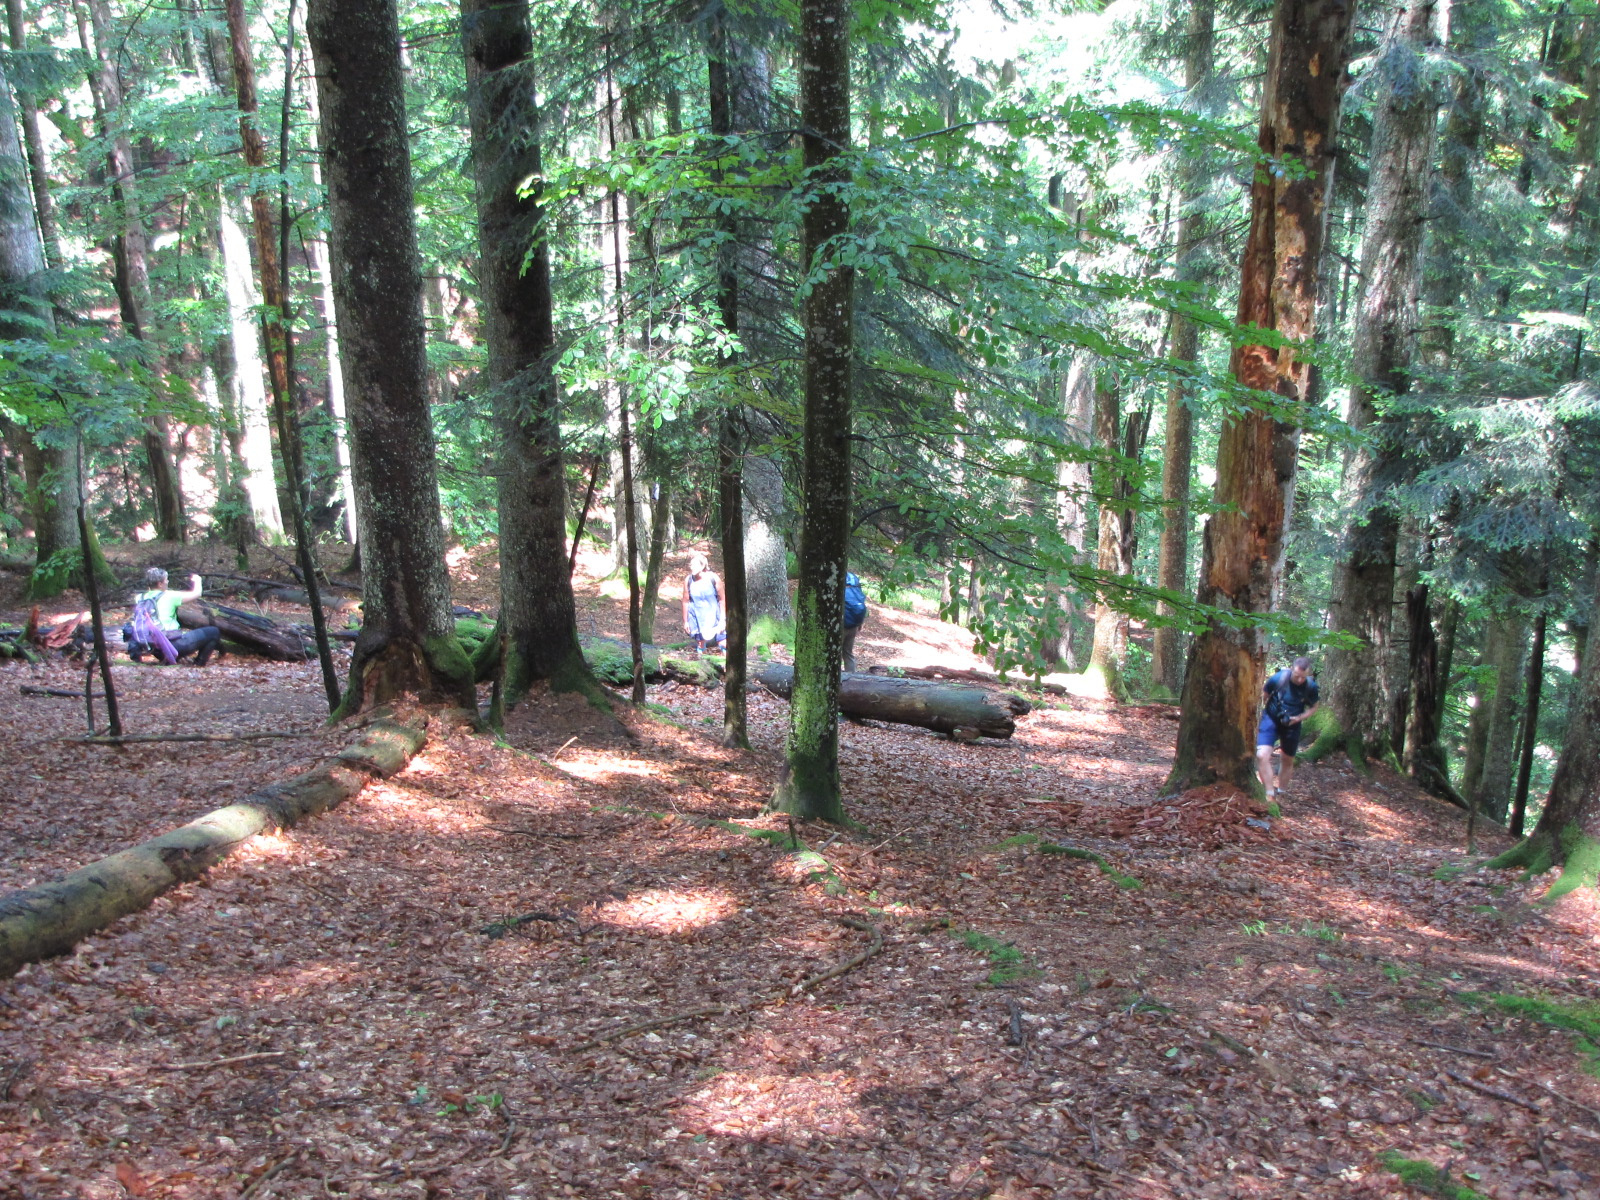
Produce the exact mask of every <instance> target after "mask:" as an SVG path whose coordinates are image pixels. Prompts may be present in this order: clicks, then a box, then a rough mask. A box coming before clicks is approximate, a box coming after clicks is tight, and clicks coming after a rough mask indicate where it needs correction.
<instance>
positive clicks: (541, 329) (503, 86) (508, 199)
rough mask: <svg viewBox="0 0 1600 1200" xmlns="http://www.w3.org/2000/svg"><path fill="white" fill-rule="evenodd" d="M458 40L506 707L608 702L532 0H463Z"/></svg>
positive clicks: (502, 702)
mask: <svg viewBox="0 0 1600 1200" xmlns="http://www.w3.org/2000/svg"><path fill="white" fill-rule="evenodd" d="M461 39H462V50H463V53H464V54H465V56H466V70H467V112H468V116H469V119H470V121H471V125H472V164H473V172H474V177H475V180H476V185H477V196H478V252H479V258H480V264H481V265H480V268H479V270H480V280H481V288H482V303H483V321H484V335H485V340H486V341H487V342H488V349H489V372H488V373H489V383H490V386H491V388H492V389H493V391H492V396H493V405H494V413H495V421H496V423H497V425H498V426H499V433H500V476H499V480H498V483H499V508H500V636H501V638H502V639H503V651H502V659H501V675H500V688H499V691H498V703H499V704H500V705H503V706H506V707H510V706H514V705H516V704H518V703H520V702H521V701H522V700H523V698H524V697H525V696H526V695H527V693H528V689H529V687H530V686H531V685H532V684H533V683H534V682H535V681H537V680H548V681H549V682H550V684H551V686H552V687H553V688H554V689H556V690H557V691H581V692H583V693H585V694H587V695H589V696H590V697H591V698H593V699H598V698H599V696H600V692H599V687H598V685H597V684H596V683H595V680H594V676H593V674H592V673H591V672H590V670H589V668H588V665H587V664H586V663H585V662H584V660H583V653H582V651H580V650H579V648H578V626H577V611H576V606H575V604H574V601H573V597H572V580H571V575H570V573H569V571H568V569H567V548H566V473H565V468H564V465H563V458H562V446H561V429H560V423H559V412H558V410H557V396H556V383H555V374H554V355H555V310H554V300H553V295H552V292H551V281H550V250H549V244H548V242H547V241H546V237H545V226H544V212H543V205H542V204H541V202H540V199H539V195H538V193H537V192H534V193H533V194H530V195H526V196H524V195H522V194H521V188H522V185H523V181H524V180H526V179H535V180H537V179H539V178H540V177H541V174H542V171H541V164H540V146H539V111H538V97H537V94H536V91H535V79H534V75H533V62H532V59H531V55H532V50H533V33H532V26H531V23H530V21H529V16H528V6H527V3H526V0H515V2H513V3H510V4H496V3H491V2H490V0H462V5H461ZM524 262H526V269H524ZM496 717H497V719H498V714H496Z"/></svg>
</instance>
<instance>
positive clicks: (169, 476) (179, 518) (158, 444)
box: [80, 0, 185, 542]
mask: <svg viewBox="0 0 1600 1200" xmlns="http://www.w3.org/2000/svg"><path fill="white" fill-rule="evenodd" d="M87 7H88V10H89V20H90V23H91V25H92V26H93V30H94V36H93V45H92V49H91V47H90V46H85V47H84V49H85V50H86V51H90V52H91V53H92V54H93V55H94V59H95V63H96V69H95V71H94V73H93V76H92V78H91V80H90V84H91V87H90V91H91V92H92V93H93V96H94V100H95V107H96V109H97V110H98V114H97V115H98V116H99V125H100V136H101V138H102V140H103V141H104V142H105V144H106V147H107V169H108V171H109V173H110V184H111V200H112V204H113V206H114V207H115V209H116V212H117V218H118V230H119V231H118V233H117V234H116V235H115V236H114V239H113V246H112V251H113V258H114V260H115V267H116V270H115V272H114V280H113V281H114V283H115V284H116V290H117V299H118V301H119V302H120V305H121V309H122V322H123V325H124V326H126V328H127V331H128V333H129V334H130V335H131V336H132V337H134V338H136V339H137V340H139V341H140V342H143V343H144V344H145V346H146V348H147V352H148V353H149V355H150V363H149V366H150V370H151V372H152V373H153V374H154V375H155V376H156V378H157V379H159V378H161V377H162V376H163V375H165V373H166V369H165V364H164V362H163V361H162V354H161V350H160V347H159V345H158V344H157V341H156V339H155V337H154V330H153V329H152V328H151V325H150V305H151V299H150V241H149V237H148V235H147V234H146V231H145V227H144V213H143V210H142V208H141V206H140V203H139V191H138V184H137V179H136V176H135V172H134V160H133V144H132V143H131V142H130V141H129V140H128V134H127V131H126V130H124V129H123V128H122V96H123V88H122V76H121V73H120V71H119V70H118V69H117V62H116V58H115V52H114V51H113V49H112V47H113V45H114V44H115V38H114V35H113V31H112V28H111V8H110V5H109V4H108V3H107V2H106V0H88V4H87ZM80 32H82V30H81V29H80ZM156 392H157V395H156V396H154V397H153V399H154V400H155V401H156V404H157V405H159V404H160V402H161V398H160V395H159V392H160V385H159V384H158V385H157V388H156ZM141 441H142V442H143V444H144V451H145V461H146V464H147V465H148V466H149V469H150V490H151V494H152V498H153V499H154V501H155V510H156V522H155V524H156V535H157V536H158V537H160V538H161V539H162V540H164V541H169V542H181V541H183V539H184V533H185V529H184V520H183V494H182V492H181V491H180V490H179V487H178V471H177V467H176V466H175V465H174V464H173V461H172V449H171V446H170V445H169V442H170V434H169V429H168V423H167V417H166V414H165V413H164V412H162V411H160V409H159V407H158V408H157V409H156V410H155V411H153V412H151V413H150V414H149V415H148V416H146V417H145V420H144V429H143V432H142V434H141Z"/></svg>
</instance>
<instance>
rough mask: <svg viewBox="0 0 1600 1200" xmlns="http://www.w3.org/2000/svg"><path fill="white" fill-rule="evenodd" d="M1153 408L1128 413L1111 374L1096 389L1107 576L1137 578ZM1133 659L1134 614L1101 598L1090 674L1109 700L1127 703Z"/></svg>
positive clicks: (1102, 563)
mask: <svg viewBox="0 0 1600 1200" xmlns="http://www.w3.org/2000/svg"><path fill="white" fill-rule="evenodd" d="M1150 413H1151V410H1150V409H1149V408H1142V409H1139V410H1137V411H1134V412H1129V413H1126V414H1124V413H1123V412H1122V388H1121V387H1120V385H1119V384H1118V382H1117V380H1116V379H1115V378H1114V377H1113V376H1112V375H1111V374H1110V373H1109V372H1105V373H1102V375H1101V378H1100V380H1099V381H1098V382H1097V384H1096V385H1095V395H1094V426H1095V443H1096V446H1097V448H1098V450H1099V459H1098V463H1097V466H1096V468H1095V473H1096V476H1097V477H1096V480H1095V493H1096V495H1098V496H1099V497H1100V514H1099V536H1098V539H1097V547H1096V550H1097V554H1096V565H1097V566H1098V567H1099V569H1100V570H1101V571H1103V572H1106V573H1107V574H1111V575H1116V576H1118V577H1119V578H1124V579H1125V578H1128V577H1130V576H1131V575H1132V574H1133V559H1134V552H1135V550H1136V549H1137V548H1138V547H1137V541H1136V539H1137V536H1138V523H1137V520H1136V518H1137V516H1138V513H1137V511H1136V510H1135V509H1133V508H1132V507H1130V505H1129V501H1130V500H1131V499H1132V498H1133V497H1134V495H1135V493H1136V485H1135V479H1136V476H1137V472H1138V464H1139V462H1140V460H1141V458H1142V457H1143V455H1144V442H1145V437H1146V436H1147V435H1148V433H1149V430H1150ZM1127 654H1128V614H1127V613H1125V612H1121V611H1120V610H1118V609H1117V608H1116V607H1115V606H1114V605H1112V604H1111V603H1109V602H1108V601H1106V600H1105V599H1103V598H1102V599H1101V601H1100V603H1099V607H1098V608H1097V609H1096V612H1095V621H1094V645H1093V648H1092V649H1091V651H1090V654H1089V670H1090V672H1091V674H1092V673H1096V672H1098V673H1099V675H1100V677H1101V680H1102V681H1103V684H1104V687H1105V693H1106V695H1108V696H1115V697H1117V698H1119V699H1120V698H1121V697H1122V696H1123V695H1124V692H1125V689H1124V687H1123V682H1122V667H1123V662H1124V660H1125V659H1126V658H1127Z"/></svg>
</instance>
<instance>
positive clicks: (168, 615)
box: [122, 567, 222, 667]
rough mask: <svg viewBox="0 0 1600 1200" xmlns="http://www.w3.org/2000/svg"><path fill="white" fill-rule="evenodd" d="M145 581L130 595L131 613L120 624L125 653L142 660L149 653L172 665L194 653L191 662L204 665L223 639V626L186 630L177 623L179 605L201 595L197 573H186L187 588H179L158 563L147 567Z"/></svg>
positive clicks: (134, 658)
mask: <svg viewBox="0 0 1600 1200" xmlns="http://www.w3.org/2000/svg"><path fill="white" fill-rule="evenodd" d="M144 581H145V582H146V583H147V584H149V585H150V587H149V590H147V591H143V592H140V593H139V594H138V595H137V596H135V597H134V598H133V617H132V619H131V620H130V621H129V622H128V623H127V624H126V625H124V626H123V627H122V642H123V645H125V646H126V647H127V648H128V657H129V658H131V659H133V661H134V662H143V661H144V656H145V655H146V654H152V655H154V656H155V657H156V658H158V659H160V660H161V661H162V662H164V663H166V664H167V665H168V666H171V665H172V664H173V663H175V662H177V661H178V660H179V659H181V658H186V657H187V656H189V655H190V654H193V655H194V665H195V666H197V667H203V666H205V665H206V663H207V662H208V661H210V659H211V655H212V653H213V652H214V651H215V650H216V648H217V647H218V646H219V645H221V643H222V630H220V629H218V628H217V627H216V626H215V625H202V626H201V627H200V628H199V629H188V630H186V629H184V628H183V627H182V626H181V625H179V624H178V607H179V606H180V605H181V604H182V603H183V602H184V601H185V600H193V599H195V597H197V596H199V595H200V591H201V584H200V576H198V575H191V576H189V589H188V590H187V591H182V592H180V591H177V590H175V589H173V588H169V587H168V586H167V573H166V572H165V571H163V570H162V569H161V568H160V567H151V568H150V569H149V570H148V571H146V572H145V573H144Z"/></svg>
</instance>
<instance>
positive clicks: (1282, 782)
mask: <svg viewBox="0 0 1600 1200" xmlns="http://www.w3.org/2000/svg"><path fill="white" fill-rule="evenodd" d="M1293 778H1294V755H1292V754H1285V755H1284V756H1283V761H1282V762H1281V763H1279V764H1278V790H1279V791H1280V792H1287V791H1288V790H1289V780H1291V779H1293Z"/></svg>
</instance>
